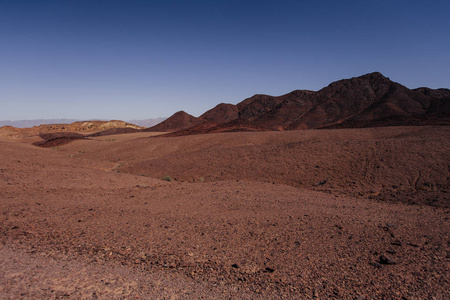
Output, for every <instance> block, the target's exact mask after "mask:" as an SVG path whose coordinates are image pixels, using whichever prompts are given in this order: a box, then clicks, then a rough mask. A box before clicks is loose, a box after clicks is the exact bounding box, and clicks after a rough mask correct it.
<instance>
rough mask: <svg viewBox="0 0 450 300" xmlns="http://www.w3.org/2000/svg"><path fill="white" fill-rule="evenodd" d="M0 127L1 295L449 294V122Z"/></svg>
mask: <svg viewBox="0 0 450 300" xmlns="http://www.w3.org/2000/svg"><path fill="white" fill-rule="evenodd" d="M6 130H8V129H7V128H6V129H3V132H0V200H1V201H0V212H1V214H0V261H1V264H0V298H3V299H10V298H14V299H16V298H63V297H69V298H102V299H110V298H127V299H129V298H138V297H140V298H160V299H163V298H174V299H177V298H180V299H191V298H206V299H228V298H230V297H232V298H243V299H254V298H256V299H258V298H260V299H267V298H293V299H312V298H320V299H327V298H336V299H342V298H347V299H428V298H430V299H433V298H435V299H448V298H450V292H449V290H450V288H449V287H450V283H449V277H448V274H449V259H450V249H449V246H450V245H449V241H450V236H449V217H450V215H449V213H450V210H449V202H450V201H449V180H450V179H449V178H450V176H449V169H450V167H449V166H450V151H449V149H450V127H448V126H439V127H432V126H421V127H384V128H366V129H333V130H307V131H295V130H294V131H278V132H273V131H266V132H232V133H216V134H208V135H194V136H181V137H158V136H154V135H155V133H150V132H139V133H129V134H121V135H109V136H98V137H90V138H89V139H79V140H74V141H73V142H72V143H70V144H66V145H61V146H55V147H49V148H40V147H36V146H33V145H32V144H31V143H32V142H36V141H38V140H39V138H36V137H28V138H19V137H16V138H13V137H12V136H11V134H10V131H8V132H6ZM9 130H11V129H9ZM162 178H164V179H166V180H162Z"/></svg>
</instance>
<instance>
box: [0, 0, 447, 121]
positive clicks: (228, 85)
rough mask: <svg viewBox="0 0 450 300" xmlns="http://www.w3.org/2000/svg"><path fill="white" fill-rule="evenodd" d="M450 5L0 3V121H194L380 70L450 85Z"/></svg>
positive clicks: (139, 0)
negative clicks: (230, 106) (218, 109)
mask: <svg viewBox="0 0 450 300" xmlns="http://www.w3.org/2000/svg"><path fill="white" fill-rule="evenodd" d="M449 16H450V1H440V0H435V1H414V0H398V1H396V0H359V1H346V0H339V1H337V0H330V1H325V0H309V1H301V0H297V1H294V0H292V1H282V0H280V1H275V0H273V1H265V0H258V1H256V0H236V1H235V0H216V1H214V0H209V1H195V0H193V1H189V0H184V1H181V0H180V1H174V0H161V1H143V0H123V1H112V0H109V1H96V0H55V1H46V0H39V1H37V0H31V1H22V0H9V1H3V0H0V104H1V107H0V120H6V119H9V120H18V119H39V118H75V119H93V118H99V119H145V118H152V117H160V116H170V115H171V114H173V113H174V112H176V111H178V110H185V111H187V112H188V113H190V114H193V115H195V116H198V115H200V114H201V113H203V112H204V111H206V110H208V109H210V108H212V107H213V106H215V105H216V104H218V103H220V102H228V103H237V102H239V101H241V100H243V99H244V98H246V97H249V96H252V95H253V94H256V93H264V94H271V95H281V94H284V93H288V92H290V91H292V90H294V89H309V90H318V89H320V88H322V87H324V86H326V85H328V84H329V83H330V82H332V81H335V80H339V79H343V78H350V77H354V76H359V75H362V74H366V73H369V72H373V71H379V72H381V73H383V74H384V75H385V76H387V77H390V78H391V79H392V80H394V81H397V82H399V83H402V84H404V85H406V86H407V87H409V88H416V87H419V86H428V87H431V88H439V87H446V88H450V17H449Z"/></svg>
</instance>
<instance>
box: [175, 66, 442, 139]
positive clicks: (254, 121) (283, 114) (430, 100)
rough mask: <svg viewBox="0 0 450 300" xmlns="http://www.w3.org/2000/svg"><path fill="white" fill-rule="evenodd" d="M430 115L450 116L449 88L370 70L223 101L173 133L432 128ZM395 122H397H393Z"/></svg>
mask: <svg viewBox="0 0 450 300" xmlns="http://www.w3.org/2000/svg"><path fill="white" fill-rule="evenodd" d="M429 114H433V115H437V116H440V115H443V116H444V119H445V116H446V115H448V114H450V89H446V88H440V89H430V88H427V87H420V88H416V89H409V88H407V87H405V86H403V85H401V84H400V83H397V82H394V81H391V80H390V79H389V78H388V77H385V76H384V75H383V74H381V73H380V72H372V73H368V74H365V75H362V76H358V77H352V78H349V79H341V80H338V81H334V82H332V83H330V84H329V85H328V86H326V87H324V88H322V89H320V90H318V91H316V92H314V91H310V90H294V91H292V92H290V93H287V94H284V95H281V96H271V95H264V94H255V95H253V96H251V97H248V98H246V99H244V100H242V101H241V102H239V103H237V104H236V105H234V104H227V103H220V104H218V105H216V106H215V107H214V108H212V109H210V110H208V111H206V112H205V113H204V114H202V115H201V116H200V117H198V118H195V117H192V116H191V117H192V118H195V119H190V122H193V123H195V124H193V125H192V126H190V127H189V126H187V125H188V124H184V127H183V128H175V127H173V128H172V129H173V131H175V133H172V134H171V135H188V134H199V133H211V132H226V131H242V130H298V129H314V128H324V127H327V126H328V127H330V126H331V127H332V126H334V125H336V124H341V123H346V124H347V126H350V124H352V126H355V127H361V126H371V125H370V124H372V125H373V126H383V123H382V122H381V120H390V121H389V122H388V123H389V124H397V123H398V124H399V125H401V120H403V121H404V123H405V124H408V125H411V124H414V120H416V121H418V124H422V125H423V124H424V122H425V123H426V120H431V119H433V120H434V121H433V124H439V121H438V120H439V118H436V117H435V118H429V117H422V116H425V115H429ZM408 118H410V120H407V119H408ZM394 119H396V120H397V121H395V122H393V121H392V120H394ZM376 120H378V122H375V121H376ZM419 120H420V121H419ZM443 122H444V123H445V122H446V121H445V120H444V121H443ZM240 124H241V125H243V124H245V126H241V125H240ZM375 124H376V125H375ZM239 126H241V127H242V128H239ZM331 127H330V128H331Z"/></svg>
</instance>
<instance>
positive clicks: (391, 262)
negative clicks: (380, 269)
mask: <svg viewBox="0 0 450 300" xmlns="http://www.w3.org/2000/svg"><path fill="white" fill-rule="evenodd" d="M379 262H380V264H382V265H395V264H396V263H397V262H395V261H394V260H392V259H390V258H388V257H386V256H384V255H380V261H379Z"/></svg>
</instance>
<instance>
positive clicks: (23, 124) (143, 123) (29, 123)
mask: <svg viewBox="0 0 450 300" xmlns="http://www.w3.org/2000/svg"><path fill="white" fill-rule="evenodd" d="M165 119H166V118H153V119H144V120H129V121H126V122H127V123H131V124H135V125H138V126H140V127H150V126H154V125H156V124H158V123H160V122H162V121H164V120H165ZM77 121H85V120H79V119H35V120H18V121H10V120H4V121H0V127H2V126H13V127H16V128H29V127H33V126H39V125H50V124H71V123H74V122H77ZM89 121H94V120H89ZM95 121H103V120H95Z"/></svg>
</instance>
